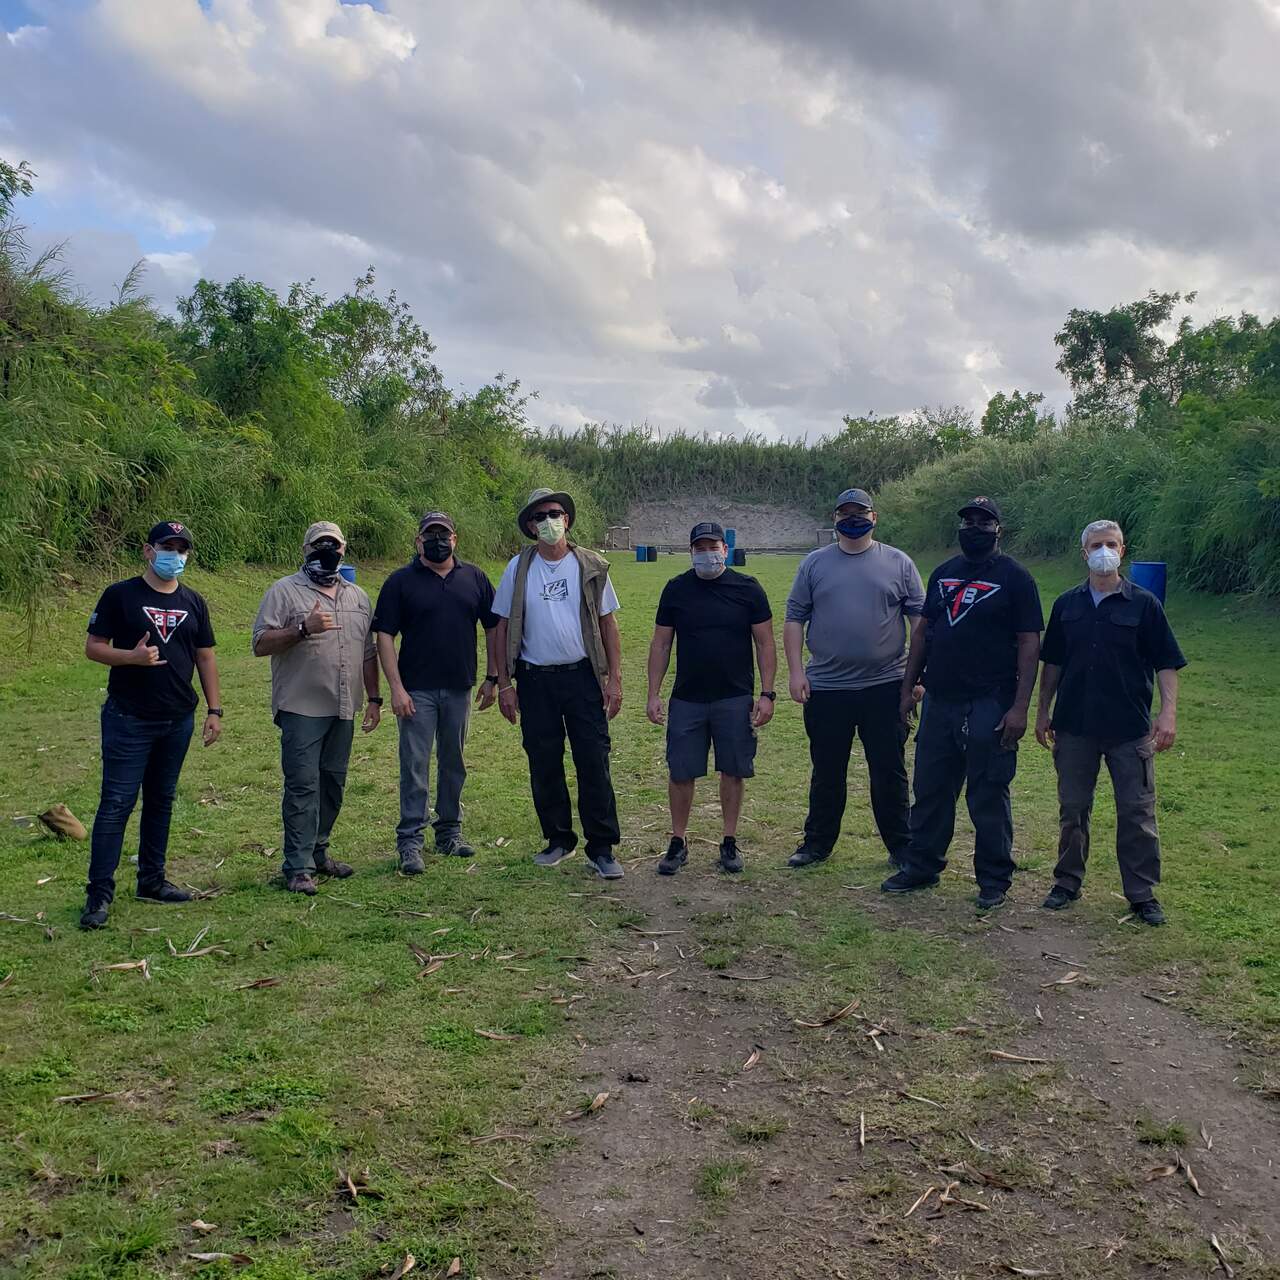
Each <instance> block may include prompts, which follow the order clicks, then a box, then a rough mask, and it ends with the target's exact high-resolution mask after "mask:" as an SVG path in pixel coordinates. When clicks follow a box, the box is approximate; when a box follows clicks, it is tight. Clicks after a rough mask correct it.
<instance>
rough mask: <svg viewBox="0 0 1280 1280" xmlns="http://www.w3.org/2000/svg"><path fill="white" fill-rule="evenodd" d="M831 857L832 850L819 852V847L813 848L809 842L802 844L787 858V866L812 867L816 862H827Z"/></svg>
mask: <svg viewBox="0 0 1280 1280" xmlns="http://www.w3.org/2000/svg"><path fill="white" fill-rule="evenodd" d="M829 857H831V854H830V852H827V853H819V852H818V851H817V849H811V848H810V847H809V846H808V845H807V844H802V845H801V846H800V847H799V848H798V849H797V850H796V851H795V853H793V854H792V855H791V857H789V858H788V859H787V866H789V867H811V866H813V865H814V864H815V863H818V862H826V860H827V859H828V858H829Z"/></svg>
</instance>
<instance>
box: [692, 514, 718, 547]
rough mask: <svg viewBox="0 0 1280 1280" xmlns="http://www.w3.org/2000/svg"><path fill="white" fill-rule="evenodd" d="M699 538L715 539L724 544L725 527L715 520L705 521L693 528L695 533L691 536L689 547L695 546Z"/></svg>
mask: <svg viewBox="0 0 1280 1280" xmlns="http://www.w3.org/2000/svg"><path fill="white" fill-rule="evenodd" d="M699 538H715V539H716V540H717V541H718V542H723V541H724V527H723V526H722V525H718V524H716V522H715V521H714V520H703V521H702V523H701V524H695V525H694V526H693V531H692V532H691V533H690V534H689V545H690V546H693V544H694V543H695V542H697V540H698V539H699Z"/></svg>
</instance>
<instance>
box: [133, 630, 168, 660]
mask: <svg viewBox="0 0 1280 1280" xmlns="http://www.w3.org/2000/svg"><path fill="white" fill-rule="evenodd" d="M150 634H151V633H150V632H149V631H144V632H143V633H142V638H141V639H140V640H139V641H138V643H137V644H135V645H134V646H133V648H132V649H131V650H130V654H131V656H130V659H129V662H130V665H131V666H135V667H167V666H168V665H169V664H168V663H167V662H166V661H165V660H164V659H163V658H162V657H161V656H160V648H159V646H158V645H154V644H148V643H147V637H148V636H149V635H150Z"/></svg>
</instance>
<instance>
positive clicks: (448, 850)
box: [436, 836, 476, 858]
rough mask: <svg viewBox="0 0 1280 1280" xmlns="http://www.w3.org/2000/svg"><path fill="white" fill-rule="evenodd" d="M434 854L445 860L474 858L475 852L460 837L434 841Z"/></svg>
mask: <svg viewBox="0 0 1280 1280" xmlns="http://www.w3.org/2000/svg"><path fill="white" fill-rule="evenodd" d="M436 852H437V853H439V854H442V855H443V856H444V857H446V858H474V857H475V856H476V851H475V850H474V849H473V848H472V847H471V846H470V845H469V844H468V843H467V842H466V841H465V840H464V839H463V838H462V837H461V836H453V837H452V838H450V839H448V840H437V841H436Z"/></svg>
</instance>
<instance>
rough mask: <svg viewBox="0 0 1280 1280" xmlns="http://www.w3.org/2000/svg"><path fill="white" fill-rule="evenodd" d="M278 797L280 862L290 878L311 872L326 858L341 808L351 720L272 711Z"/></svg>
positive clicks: (351, 735)
mask: <svg viewBox="0 0 1280 1280" xmlns="http://www.w3.org/2000/svg"><path fill="white" fill-rule="evenodd" d="M276 724H277V725H279V726H280V767H281V770H282V771H283V773H284V795H283V796H282V798H281V801H280V809H281V816H282V817H283V819H284V865H283V866H282V867H281V871H283V872H284V875H285V878H286V879H288V878H289V877H290V876H296V875H301V874H302V873H304V872H305V873H306V874H307V875H314V874H315V870H316V867H317V866H318V865H319V864H320V863H323V862H324V861H325V860H326V858H327V857H328V856H329V835H330V833H331V832H332V831H333V824H334V822H335V821H337V817H338V813H339V811H340V810H341V808H342V792H343V790H344V788H345V787H346V785H347V764H348V763H349V761H350V759H351V742H352V738H353V737H354V734H355V722H354V721H352V720H339V719H338V717H337V716H300V715H298V714H297V713H296V712H293V711H277V712H276Z"/></svg>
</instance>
